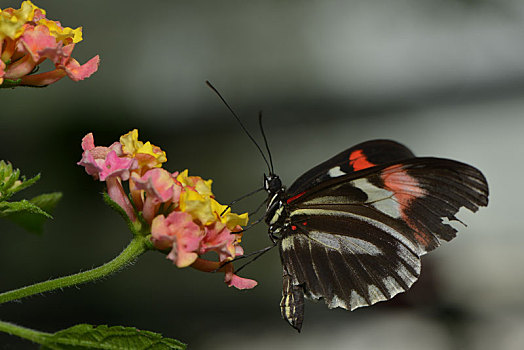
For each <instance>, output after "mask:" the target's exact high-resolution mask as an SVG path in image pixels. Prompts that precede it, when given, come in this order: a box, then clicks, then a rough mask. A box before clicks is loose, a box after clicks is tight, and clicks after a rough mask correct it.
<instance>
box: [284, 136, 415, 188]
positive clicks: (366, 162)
mask: <svg viewBox="0 0 524 350" xmlns="http://www.w3.org/2000/svg"><path fill="white" fill-rule="evenodd" d="M413 157H415V155H414V154H413V153H412V152H411V151H410V150H409V149H408V148H407V147H406V146H404V145H402V144H400V143H398V142H395V141H390V140H372V141H366V142H363V143H360V144H358V145H356V146H353V147H351V148H349V149H347V150H345V151H343V152H341V153H339V154H337V155H336V156H334V157H332V158H330V159H328V160H326V161H325V162H323V163H321V164H319V165H317V166H316V167H314V168H313V169H311V170H309V171H308V172H306V173H305V174H303V175H302V176H300V177H299V178H298V179H297V180H295V182H294V183H293V184H292V185H291V187H290V188H289V189H288V191H287V192H288V193H289V194H290V197H293V196H296V195H298V194H300V193H302V192H304V191H306V190H308V189H309V188H311V187H314V186H316V185H317V184H319V183H321V182H323V181H326V180H329V179H332V178H335V177H339V176H344V175H347V174H351V173H353V172H355V171H359V170H363V169H366V168H369V167H373V166H375V165H381V164H386V163H392V162H398V161H401V160H404V159H409V158H413Z"/></svg>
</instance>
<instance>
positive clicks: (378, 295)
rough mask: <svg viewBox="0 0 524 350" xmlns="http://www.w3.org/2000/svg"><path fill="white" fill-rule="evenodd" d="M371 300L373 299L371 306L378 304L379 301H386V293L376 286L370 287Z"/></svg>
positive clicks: (371, 285)
mask: <svg viewBox="0 0 524 350" xmlns="http://www.w3.org/2000/svg"><path fill="white" fill-rule="evenodd" d="M368 294H369V299H371V304H375V303H378V302H379V301H382V300H386V299H387V298H386V296H385V295H384V293H382V292H381V291H380V289H378V288H377V286H375V285H374V284H370V285H369V286H368Z"/></svg>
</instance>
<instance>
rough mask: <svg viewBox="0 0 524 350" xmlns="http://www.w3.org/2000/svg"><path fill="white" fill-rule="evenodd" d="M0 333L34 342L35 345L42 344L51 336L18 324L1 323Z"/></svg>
mask: <svg viewBox="0 0 524 350" xmlns="http://www.w3.org/2000/svg"><path fill="white" fill-rule="evenodd" d="M0 332H4V333H7V334H11V335H16V336H17V337H20V338H24V339H27V340H30V341H32V342H33V343H37V344H42V343H43V342H44V341H45V340H46V339H47V338H49V336H50V335H51V334H49V333H45V332H39V331H35V330H34V329H30V328H25V327H22V326H17V325H16V324H13V323H9V322H4V321H0Z"/></svg>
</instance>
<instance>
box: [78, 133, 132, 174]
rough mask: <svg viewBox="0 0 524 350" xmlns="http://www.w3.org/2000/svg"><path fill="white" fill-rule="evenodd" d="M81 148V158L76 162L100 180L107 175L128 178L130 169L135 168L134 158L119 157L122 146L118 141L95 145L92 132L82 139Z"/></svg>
mask: <svg viewBox="0 0 524 350" xmlns="http://www.w3.org/2000/svg"><path fill="white" fill-rule="evenodd" d="M82 149H83V150H84V152H83V153H82V159H81V160H80V161H79V162H78V163H77V164H78V165H81V166H83V167H85V170H86V172H87V173H88V174H89V175H92V176H93V177H94V178H95V179H99V180H100V181H105V180H106V179H107V178H109V177H119V178H120V179H122V180H124V181H125V180H128V179H129V174H130V171H131V170H133V169H136V168H137V162H136V160H134V159H132V158H125V157H119V154H122V151H121V149H122V147H121V146H120V144H119V143H118V142H115V143H113V144H112V145H111V146H109V147H101V146H98V147H95V144H94V139H93V134H92V133H89V134H87V135H86V136H85V137H84V138H83V139H82Z"/></svg>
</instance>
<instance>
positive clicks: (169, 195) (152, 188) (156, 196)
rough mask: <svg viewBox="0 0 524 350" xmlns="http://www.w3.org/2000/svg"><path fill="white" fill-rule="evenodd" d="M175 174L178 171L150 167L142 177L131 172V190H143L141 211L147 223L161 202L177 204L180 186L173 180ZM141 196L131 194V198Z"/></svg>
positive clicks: (150, 220)
mask: <svg viewBox="0 0 524 350" xmlns="http://www.w3.org/2000/svg"><path fill="white" fill-rule="evenodd" d="M177 175H178V172H175V173H174V174H171V173H169V172H168V171H167V170H164V169H161V168H154V169H150V170H148V171H147V172H146V173H145V174H144V175H143V176H142V177H141V176H140V175H138V174H137V173H133V175H132V182H133V191H145V201H144V205H143V206H142V208H143V209H142V213H143V216H144V219H145V220H146V221H147V222H148V223H151V222H152V220H153V218H154V216H155V214H156V212H157V211H158V209H159V207H160V205H161V204H162V203H167V202H169V203H170V204H172V205H174V206H176V205H178V200H179V198H180V192H181V191H182V187H181V186H180V185H179V184H178V183H177V182H176V181H175V178H176V176H177ZM141 197H142V196H136V197H135V196H133V198H141ZM135 202H136V201H135Z"/></svg>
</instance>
